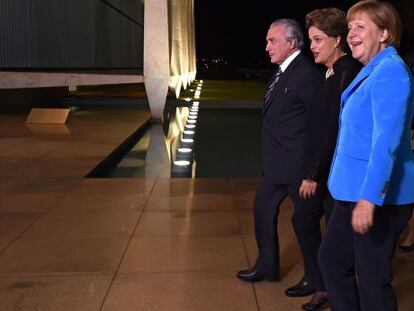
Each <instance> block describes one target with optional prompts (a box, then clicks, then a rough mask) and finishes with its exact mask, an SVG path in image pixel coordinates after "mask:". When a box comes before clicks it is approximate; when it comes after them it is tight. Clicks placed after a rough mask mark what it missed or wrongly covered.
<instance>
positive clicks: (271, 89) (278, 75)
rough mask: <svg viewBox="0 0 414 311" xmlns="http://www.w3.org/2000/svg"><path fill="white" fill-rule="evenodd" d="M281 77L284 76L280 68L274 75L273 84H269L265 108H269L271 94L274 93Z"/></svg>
mask: <svg viewBox="0 0 414 311" xmlns="http://www.w3.org/2000/svg"><path fill="white" fill-rule="evenodd" d="M281 75H282V70H281V69H280V67H279V69H278V70H277V71H276V73H275V74H274V75H273V78H272V80H271V82H270V84H269V87H268V88H267V90H266V94H265V106H267V105H268V104H269V97H270V94H272V91H273V89H274V87H275V85H276V83H277V81H279V79H280V76H281Z"/></svg>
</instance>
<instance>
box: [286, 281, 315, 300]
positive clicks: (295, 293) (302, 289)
mask: <svg viewBox="0 0 414 311" xmlns="http://www.w3.org/2000/svg"><path fill="white" fill-rule="evenodd" d="M314 292H315V290H314V289H313V288H312V287H311V285H310V283H309V282H308V281H306V280H304V279H302V280H301V281H300V282H299V283H298V284H296V285H295V286H292V287H289V288H288V289H286V290H285V294H286V296H289V297H305V296H309V295H312V294H313V293H314Z"/></svg>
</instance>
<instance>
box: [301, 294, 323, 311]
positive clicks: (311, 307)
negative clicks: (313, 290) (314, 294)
mask: <svg viewBox="0 0 414 311" xmlns="http://www.w3.org/2000/svg"><path fill="white" fill-rule="evenodd" d="M328 305H329V304H328V298H327V297H321V298H319V299H312V300H311V301H309V302H308V303H305V304H304V305H302V308H303V309H304V310H306V311H317V310H323V309H325V308H327V307H328Z"/></svg>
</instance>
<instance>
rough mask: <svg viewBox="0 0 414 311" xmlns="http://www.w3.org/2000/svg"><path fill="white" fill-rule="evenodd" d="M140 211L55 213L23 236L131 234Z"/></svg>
mask: <svg viewBox="0 0 414 311" xmlns="http://www.w3.org/2000/svg"><path fill="white" fill-rule="evenodd" d="M139 216H140V214H139V213H134V212H130V213H116V214H114V213H69V214H67V213H53V214H46V215H44V216H43V217H41V218H40V219H39V220H38V221H37V222H36V223H35V224H34V225H33V226H32V227H31V228H30V229H28V230H27V231H26V232H25V233H24V235H23V236H22V237H23V238H47V237H51V236H52V237H54V238H61V239H64V238H73V237H89V238H92V237H95V238H96V237H114V238H115V237H123V238H127V237H129V236H131V234H132V232H133V230H134V228H135V226H136V224H137V221H138V218H139Z"/></svg>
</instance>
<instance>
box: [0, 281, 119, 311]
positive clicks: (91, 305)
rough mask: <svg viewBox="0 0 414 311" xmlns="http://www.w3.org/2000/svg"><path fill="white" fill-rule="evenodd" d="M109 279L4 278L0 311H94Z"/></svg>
mask: <svg viewBox="0 0 414 311" xmlns="http://www.w3.org/2000/svg"><path fill="white" fill-rule="evenodd" d="M110 281H111V276H96V275H88V276H68V277H21V278H16V277H6V278H3V277H2V278H1V279H0V310H1V311H31V310H39V311H40V310H42V311H43V310H45V311H46V310H51V311H52V310H56V311H97V310H99V307H100V305H101V304H102V302H103V299H104V296H105V293H106V291H107V288H108V287H109V284H110Z"/></svg>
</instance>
